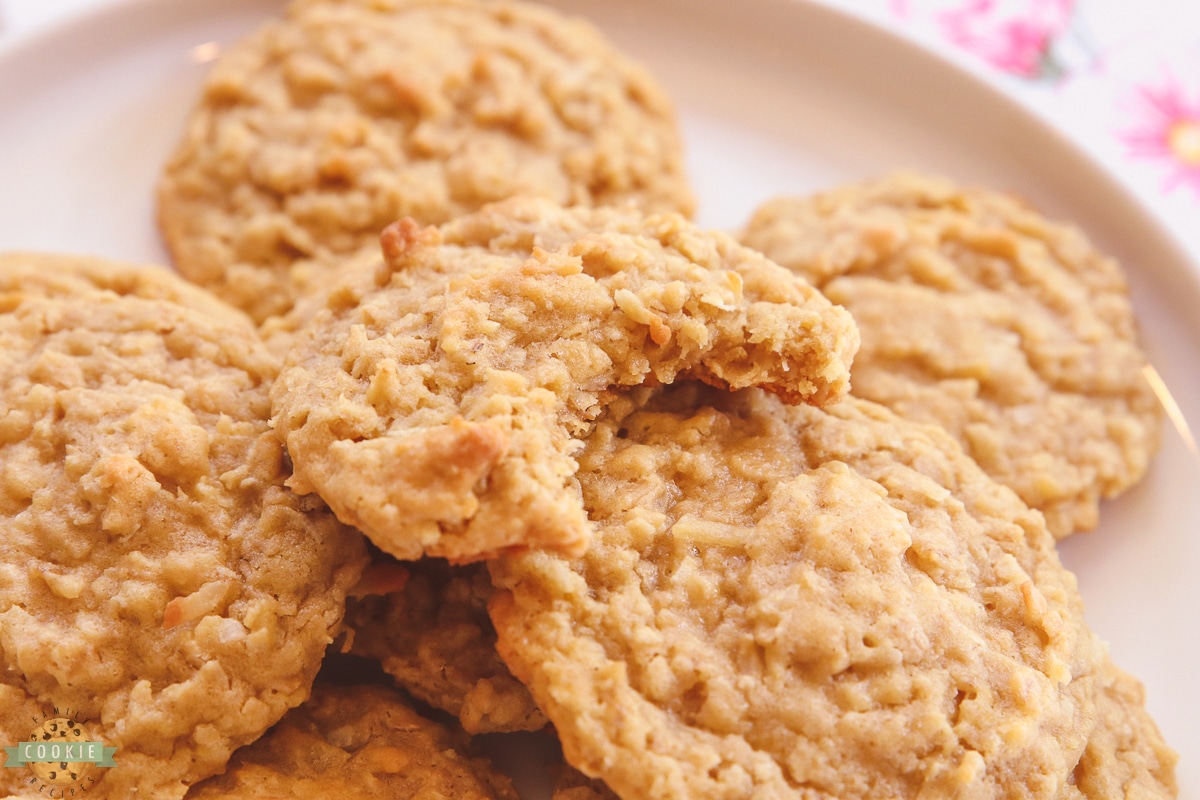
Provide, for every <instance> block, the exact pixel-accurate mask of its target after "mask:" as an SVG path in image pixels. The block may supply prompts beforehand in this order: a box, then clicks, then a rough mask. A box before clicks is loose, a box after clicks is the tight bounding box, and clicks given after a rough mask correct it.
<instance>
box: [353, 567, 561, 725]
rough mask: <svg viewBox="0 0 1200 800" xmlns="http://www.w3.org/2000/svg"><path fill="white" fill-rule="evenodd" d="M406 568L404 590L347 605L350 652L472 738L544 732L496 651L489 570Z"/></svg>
mask: <svg viewBox="0 0 1200 800" xmlns="http://www.w3.org/2000/svg"><path fill="white" fill-rule="evenodd" d="M380 566H387V567H392V568H395V566H396V562H392V564H383V565H380ZM403 569H404V573H402V574H404V575H405V578H406V579H405V580H403V581H401V582H402V583H403V586H402V587H400V588H398V589H395V590H394V591H390V592H386V593H383V594H369V595H367V596H364V597H360V598H355V599H353V600H351V601H350V603H349V606H348V608H347V610H346V626H347V627H348V628H350V629H351V630H352V631H353V632H354V633H353V639H352V647H351V650H350V652H351V653H353V654H355V655H359V656H363V657H366V658H371V659H374V660H376V661H378V662H379V663H380V664H381V665H382V666H383V669H384V671H385V672H387V673H388V674H389V675H391V676H392V677H393V678H395V679H396V682H397V683H398V684H399V685H400V686H402V687H403V688H404V689H406V690H407V691H408V692H409V693H410V694H412V695H413V696H414V697H416V698H417V699H419V700H422V701H424V702H426V703H428V704H429V705H431V706H434V707H435V708H440V709H442V710H444V711H448V712H449V713H451V714H453V715H454V716H456V717H458V720H459V722H460V723H461V724H462V726H463V729H464V730H466V732H467V733H471V734H475V733H496V732H507V731H535V730H539V729H541V728H543V727H545V725H546V717H545V715H543V714H542V712H541V711H540V710H538V707H537V706H536V705H535V704H534V702H533V698H532V697H530V696H529V690H528V689H526V688H525V686H524V685H523V684H521V683H520V682H518V681H517V679H516V678H514V677H513V676H512V673H510V672H509V671H508V667H507V666H505V665H504V662H503V661H502V660H501V659H500V656H499V654H498V653H497V652H496V631H495V629H494V628H493V627H492V621H491V619H490V618H489V617H488V614H487V598H488V597H489V596H490V595H491V593H492V582H491V578H489V577H488V573H487V569H486V568H485V567H484V565H483V564H472V565H467V566H462V567H455V566H451V565H449V564H447V563H446V562H445V561H442V560H440V559H422V560H420V561H417V562H411V563H409V562H406V566H405V567H403Z"/></svg>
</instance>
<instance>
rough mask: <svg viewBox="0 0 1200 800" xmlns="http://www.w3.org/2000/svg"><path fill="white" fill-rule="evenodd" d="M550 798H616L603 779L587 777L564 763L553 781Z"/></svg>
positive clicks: (610, 799) (555, 799)
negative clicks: (556, 778) (552, 790)
mask: <svg viewBox="0 0 1200 800" xmlns="http://www.w3.org/2000/svg"><path fill="white" fill-rule="evenodd" d="M550 800H618V798H617V796H616V795H615V794H613V793H612V789H609V788H608V787H607V786H605V785H604V782H603V781H598V780H594V779H592V778H589V777H587V776H586V775H584V774H583V773H582V772H580V771H579V770H577V769H575V768H573V767H571V766H570V765H567V764H564V765H563V767H562V770H561V771H560V772H559V775H558V780H556V781H555V782H554V794H553V796H551V798H550Z"/></svg>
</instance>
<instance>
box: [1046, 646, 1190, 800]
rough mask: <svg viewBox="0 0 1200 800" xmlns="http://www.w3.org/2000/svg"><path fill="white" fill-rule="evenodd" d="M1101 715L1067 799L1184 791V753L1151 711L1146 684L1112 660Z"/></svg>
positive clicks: (1157, 797)
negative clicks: (1180, 766) (1178, 769)
mask: <svg viewBox="0 0 1200 800" xmlns="http://www.w3.org/2000/svg"><path fill="white" fill-rule="evenodd" d="M1101 678H1102V681H1103V687H1102V689H1101V690H1100V691H1099V693H1098V694H1097V696H1096V707H1097V710H1098V711H1099V720H1098V722H1097V724H1096V727H1095V729H1094V730H1093V731H1092V735H1091V736H1090V737H1089V739H1088V744H1087V749H1086V750H1084V753H1083V758H1082V759H1080V761H1079V764H1078V765H1077V766H1076V767H1075V771H1074V772H1073V773H1072V776H1071V783H1070V785H1068V786H1067V787H1066V789H1065V790H1064V791H1063V793H1062V795H1061V800H1078V799H1079V798H1087V800H1108V798H1114V797H1123V798H1129V799H1130V800H1133V799H1134V798H1136V800H1167V799H1168V798H1173V797H1176V796H1177V795H1178V794H1179V787H1178V786H1177V784H1176V782H1175V762H1176V761H1178V756H1177V755H1176V754H1175V753H1174V752H1173V751H1172V750H1171V749H1170V748H1169V747H1167V745H1166V742H1164V741H1163V738H1162V734H1160V733H1159V732H1158V727H1157V726H1156V725H1155V724H1154V720H1152V719H1151V718H1150V715H1149V714H1147V713H1146V707H1145V693H1144V692H1143V690H1142V685H1141V683H1139V682H1138V680H1137V679H1136V678H1134V677H1133V676H1131V675H1129V674H1127V673H1125V672H1123V671H1122V670H1121V669H1119V668H1118V667H1115V666H1113V665H1112V664H1108V665H1106V668H1105V669H1104V670H1103V671H1102V672H1101Z"/></svg>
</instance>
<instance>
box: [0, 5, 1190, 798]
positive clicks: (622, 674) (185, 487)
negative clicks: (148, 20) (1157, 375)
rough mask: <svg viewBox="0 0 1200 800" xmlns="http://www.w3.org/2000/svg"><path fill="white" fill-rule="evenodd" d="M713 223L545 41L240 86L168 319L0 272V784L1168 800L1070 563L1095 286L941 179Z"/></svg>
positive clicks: (282, 47)
mask: <svg viewBox="0 0 1200 800" xmlns="http://www.w3.org/2000/svg"><path fill="white" fill-rule="evenodd" d="M693 205H694V201H693V195H692V192H691V190H690V188H689V186H688V182H687V178H686V175H685V174H684V169H683V158H682V150H681V143H680V137H679V133H678V130H677V128H676V123H675V121H674V115H673V111H672V108H671V104H670V101H669V99H668V98H667V97H666V96H665V95H664V93H663V91H662V90H661V89H660V88H659V87H658V86H657V85H656V84H655V82H654V80H653V79H652V78H651V77H650V76H649V75H648V74H647V73H646V72H645V71H644V70H643V69H642V68H641V67H639V66H638V65H636V64H634V63H632V62H631V61H630V60H629V59H628V58H627V57H625V56H623V55H622V54H621V53H619V52H618V51H616V50H615V49H614V48H613V47H612V45H610V44H609V43H608V42H606V41H605V39H604V38H603V37H602V36H601V35H600V34H599V33H598V32H597V31H596V30H594V29H593V28H592V27H590V26H589V25H588V24H587V23H586V22H583V21H581V20H578V19H572V18H567V17H564V16H562V15H560V14H559V13H558V12H555V11H552V10H550V9H547V8H542V7H538V6H535V5H528V4H523V3H516V2H500V1H497V0H294V2H293V3H292V4H291V5H290V6H289V7H288V9H287V12H286V16H285V17H284V18H282V19H280V20H277V21H274V22H271V23H269V24H267V25H266V26H265V27H264V28H263V29H261V30H260V31H258V32H257V33H255V34H253V35H252V36H250V37H249V38H247V39H245V40H244V41H242V42H240V43H239V44H237V45H236V46H235V47H233V48H232V49H230V50H229V51H228V52H227V53H225V54H224V55H223V57H222V58H221V60H220V61H219V62H218V63H217V64H216V65H215V67H214V69H213V71H212V74H211V76H210V78H209V80H208V83H207V84H206V86H205V88H204V93H203V96H202V97H201V98H200V101H199V103H198V105H197V107H196V109H195V112H194V114H193V116H192V118H191V119H190V121H189V123H188V125H187V128H186V131H185V132H184V135H183V139H182V141H181V143H180V144H179V146H178V149H177V151H176V152H175V154H174V156H173V158H172V159H171V161H170V163H168V164H167V165H166V167H165V170H164V174H163V177H162V181H161V185H160V193H159V213H160V223H161V228H162V231H163V234H164V237H165V239H166V242H167V244H168V247H169V249H170V252H171V254H172V258H173V260H174V266H175V268H176V270H177V271H178V274H173V273H171V272H169V271H167V270H163V269H159V268H154V267H137V266H130V265H125V264H117V263H111V262H107V261H101V260H98V259H94V258H83V257H67V256H50V255H45V254H10V255H8V256H4V257H3V258H0V300H2V303H0V338H2V339H3V343H4V346H3V348H0V353H3V356H0V369H2V370H3V373H4V380H3V383H2V384H0V385H2V386H3V387H4V388H3V390H2V391H3V403H4V404H3V408H2V409H0V432H2V434H3V435H2V437H0V488H3V492H0V504H2V505H0V515H2V519H3V520H4V524H5V530H6V533H7V535H6V536H5V543H4V545H3V547H4V548H6V557H5V558H4V559H3V564H2V566H0V569H3V574H4V580H3V581H0V596H2V600H0V654H2V655H3V658H4V662H5V667H6V669H5V671H4V673H3V676H2V677H0V694H2V695H3V697H4V699H5V703H4V704H3V711H2V712H0V731H3V735H4V737H5V738H6V740H11V741H14V742H15V741H18V740H20V739H23V738H25V737H26V736H27V735H28V728H29V727H30V723H29V720H30V719H31V718H34V719H36V718H38V717H39V715H40V714H42V712H43V710H44V709H45V708H48V707H63V706H66V707H69V708H70V709H71V710H72V711H73V712H75V713H76V714H77V715H79V716H81V717H83V718H86V719H87V720H89V724H90V725H91V729H92V733H93V734H94V736H95V737H96V738H98V739H101V740H103V742H104V743H105V744H106V745H108V746H115V747H117V758H116V763H117V766H115V767H110V768H107V769H104V770H98V771H97V773H98V777H94V778H93V779H92V782H91V783H90V784H89V785H88V786H87V789H88V791H89V795H88V796H90V797H94V798H101V797H104V798H109V797H111V798H126V797H131V796H135V795H136V796H147V797H155V798H158V797H163V798H181V797H184V796H186V797H189V798H193V797H194V798H205V799H206V800H215V799H216V798H225V797H229V798H240V797H250V796H253V797H296V798H309V797H312V798H317V797H342V796H348V795H350V794H364V795H369V796H372V797H381V798H393V797H394V798H417V797H422V798H424V797H456V798H459V797H463V798H515V797H516V796H517V794H516V791H515V790H514V788H513V785H512V783H511V782H510V780H509V779H508V777H506V776H505V775H504V774H503V773H502V772H501V771H500V770H498V769H497V767H496V765H494V764H492V763H490V762H489V761H488V760H487V759H486V758H485V757H483V756H481V755H480V751H479V743H478V740H477V739H476V738H475V737H476V735H477V734H497V733H498V734H505V733H513V732H519V731H525V732H538V734H539V735H544V736H546V737H548V738H549V737H555V741H556V742H557V743H558V746H560V747H561V752H562V756H563V762H564V763H563V764H561V765H560V766H559V767H558V768H557V769H558V775H559V777H558V784H557V787H556V789H555V790H554V797H555V798H558V800H572V799H573V800H583V799H584V798H606V797H620V798H625V800H632V799H633V798H663V799H666V798H748V797H754V798H805V799H806V800H816V799H817V798H828V799H829V800H832V799H833V798H839V799H842V798H921V800H931V799H932V798H992V797H995V798H1001V797H1003V798H1016V797H1030V798H1033V797H1037V798H1063V799H1066V798H1089V800H1099V799H1100V798H1119V797H1130V798H1133V797H1136V798H1168V797H1174V796H1175V794H1176V788H1175V780H1174V762H1175V756H1174V754H1173V753H1172V752H1171V751H1170V750H1169V749H1168V748H1167V746H1166V745H1165V744H1164V742H1163V741H1162V739H1161V737H1160V736H1159V733H1158V731H1157V729H1156V728H1155V725H1154V723H1153V721H1152V720H1151V719H1150V718H1149V717H1148V716H1147V714H1146V712H1145V709H1144V705H1143V699H1142V690H1141V686H1140V684H1139V683H1138V682H1137V681H1136V680H1135V679H1134V678H1132V677H1130V676H1129V675H1127V674H1125V673H1124V672H1122V671H1121V670H1120V669H1119V668H1118V667H1117V666H1115V665H1114V664H1113V663H1112V662H1111V660H1110V659H1109V657H1108V655H1107V652H1106V650H1105V648H1104V646H1103V644H1102V643H1101V642H1100V641H1099V640H1098V638H1097V637H1096V636H1095V634H1093V633H1092V632H1091V631H1090V630H1089V629H1088V628H1087V626H1086V624H1085V623H1084V620H1083V605H1082V601H1081V599H1080V597H1079V593H1078V591H1077V588H1076V584H1075V579H1074V577H1073V576H1072V575H1071V574H1070V573H1069V572H1068V571H1067V570H1065V569H1064V568H1063V566H1062V564H1061V562H1060V561H1059V558H1058V555H1057V553H1056V550H1055V544H1056V539H1061V538H1064V537H1066V536H1068V535H1070V534H1072V533H1074V532H1076V531H1079V530H1084V529H1087V528H1089V527H1092V526H1094V525H1095V524H1096V521H1097V518H1098V513H1099V505H1098V504H1099V500H1100V498H1102V497H1111V496H1113V495H1115V494H1117V493H1119V492H1120V491H1122V490H1124V489H1125V488H1127V487H1129V486H1131V485H1132V484H1134V483H1135V482H1137V481H1138V480H1139V479H1140V478H1141V477H1142V476H1143V475H1144V473H1145V472H1146V470H1147V468H1148V466H1149V463H1150V461H1151V459H1152V457H1153V455H1154V453H1155V451H1156V449H1157V446H1158V437H1159V427H1160V410H1159V404H1158V402H1157V400H1156V398H1155V396H1154V394H1153V392H1152V391H1151V389H1150V384H1149V383H1148V381H1147V380H1146V377H1145V374H1144V371H1145V370H1146V369H1147V366H1146V362H1145V357H1144V355H1143V354H1142V352H1141V350H1140V349H1139V346H1138V343H1137V336H1136V325H1135V321H1134V318H1133V314H1132V310H1131V307H1130V304H1129V301H1128V297H1127V293H1126V291H1125V284H1124V280H1123V278H1122V275H1121V273H1120V270H1119V269H1118V267H1117V266H1116V265H1115V264H1114V263H1113V262H1112V261H1111V260H1110V259H1108V258H1106V257H1105V256H1103V255H1102V254H1100V253H1098V252H1096V250H1095V249H1094V248H1093V247H1092V246H1091V245H1090V243H1089V242H1088V241H1087V240H1086V239H1085V238H1084V237H1083V235H1082V234H1080V233H1079V232H1078V231H1076V230H1074V229H1072V228H1070V227H1067V226H1064V225H1060V224H1057V223H1054V222H1050V221H1048V220H1046V219H1044V218H1043V217H1041V216H1040V215H1038V214H1037V213H1036V212H1035V211H1033V210H1031V209H1030V208H1028V207H1027V206H1025V205H1023V204H1022V203H1020V202H1018V201H1017V200H1015V199H1013V198H1010V197H1007V196H1004V195H999V194H996V193H993V192H988V191H984V190H978V189H968V188H962V187H959V186H956V185H954V184H952V183H951V182H949V181H946V180H943V179H940V178H934V177H929V176H923V175H916V174H896V175H893V176H889V177H886V178H883V179H880V180H877V181H873V182H869V183H864V184H861V185H857V186H850V187H842V188H839V189H835V190H832V191H830V192H828V193H825V194H822V195H819V196H815V197H806V198H799V197H796V198H779V199H775V200H772V201H770V202H767V203H765V204H764V205H763V206H762V207H761V209H760V210H759V211H758V212H757V213H756V214H755V215H754V216H753V218H752V219H751V220H750V221H749V222H748V223H747V224H746V225H745V226H744V227H743V229H742V230H741V231H740V232H739V233H738V234H737V235H736V236H731V235H727V234H724V233H719V232H715V231H707V230H702V229H700V228H698V227H696V226H695V225H694V224H692V223H691V222H689V221H688V218H689V216H690V214H691V213H692V210H693ZM181 276H182V277H181ZM323 667H324V669H322V668H323ZM319 672H320V674H318V673H319ZM66 768H67V765H64V769H66ZM4 772H5V774H4V775H0V789H3V790H5V791H6V792H8V793H10V794H14V795H31V794H37V793H38V791H39V789H38V785H36V784H32V783H29V782H28V781H27V778H26V776H24V775H22V774H20V773H18V772H16V771H8V770H5V771H4Z"/></svg>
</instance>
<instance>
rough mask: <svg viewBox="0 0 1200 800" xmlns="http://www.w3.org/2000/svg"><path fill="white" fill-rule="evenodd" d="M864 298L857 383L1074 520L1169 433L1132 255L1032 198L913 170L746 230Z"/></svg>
mask: <svg viewBox="0 0 1200 800" xmlns="http://www.w3.org/2000/svg"><path fill="white" fill-rule="evenodd" d="M741 239H742V241H743V242H744V243H746V244H748V245H750V246H751V247H754V248H757V249H759V250H761V251H763V252H764V253H765V254H766V255H767V256H768V257H769V258H772V259H774V260H776V261H778V262H779V263H780V264H783V265H784V266H786V267H789V268H791V269H793V270H795V271H796V272H798V273H800V274H801V275H803V276H805V277H806V278H808V279H809V280H811V281H812V282H813V283H814V284H816V285H817V286H818V287H820V288H821V290H822V291H824V292H825V293H826V294H827V295H828V296H829V298H830V299H831V300H833V301H834V302H835V303H839V304H842V305H844V306H845V307H846V308H847V309H849V310H850V312H851V313H852V314H853V315H854V318H855V320H856V321H857V322H858V325H859V327H860V328H861V330H862V335H863V347H862V351H861V353H860V355H859V357H858V358H857V360H856V361H855V364H854V375H853V382H854V394H855V395H857V396H859V397H864V398H867V399H870V400H875V401H877V402H880V403H883V404H885V405H887V406H889V407H891V408H892V409H893V410H895V411H896V412H898V413H899V414H901V415H902V416H905V417H909V418H911V419H916V420H919V421H923V422H933V423H937V424H939V425H942V426H943V427H945V428H946V429H947V430H948V431H949V432H950V433H951V434H952V435H953V436H954V437H955V438H957V439H958V440H959V442H960V443H961V444H962V445H963V447H964V448H965V449H966V450H967V452H968V453H969V454H970V455H971V457H972V458H974V459H975V461H976V462H978V463H979V465H980V466H982V467H983V469H984V470H985V471H986V472H987V473H988V474H989V475H991V476H992V477H993V478H995V479H996V480H998V481H1000V482H1001V483H1003V484H1005V485H1007V486H1009V487H1011V488H1012V489H1014V490H1015V491H1016V492H1017V494H1018V495H1020V496H1021V499H1022V500H1024V501H1025V502H1026V503H1027V504H1028V505H1030V506H1033V507H1034V508H1036V509H1038V510H1040V511H1041V512H1042V513H1043V514H1045V515H1046V522H1047V525H1048V526H1049V528H1050V531H1051V533H1053V534H1054V535H1055V536H1056V537H1058V538H1062V537H1064V536H1067V535H1068V534H1070V533H1072V532H1074V531H1078V530H1086V529H1089V528H1092V527H1094V526H1095V524H1096V521H1097V516H1098V503H1099V499H1100V498H1101V497H1112V496H1114V495H1116V494H1118V493H1120V492H1121V491H1123V490H1124V489H1126V488H1128V487H1129V486H1131V485H1132V484H1134V483H1135V482H1137V481H1138V480H1139V479H1140V478H1141V477H1142V475H1143V474H1144V473H1145V472H1146V470H1147V468H1148V465H1149V463H1150V460H1151V458H1152V457H1153V455H1154V453H1155V452H1156V451H1157V449H1158V444H1159V436H1160V422H1161V409H1160V406H1159V403H1158V401H1157V400H1156V398H1155V395H1154V393H1153V391H1152V390H1151V387H1150V384H1149V382H1148V381H1147V380H1146V378H1145V375H1144V370H1145V369H1146V357H1145V355H1144V354H1143V353H1142V351H1141V350H1140V349H1139V346H1138V342H1137V334H1136V326H1135V322H1134V316H1133V310H1132V307H1131V305H1130V302H1129V297H1128V294H1127V291H1126V285H1125V279H1124V277H1123V275H1122V273H1121V270H1120V269H1119V267H1118V265H1117V264H1116V263H1115V262H1114V261H1113V260H1112V259H1110V258H1107V257H1106V256H1104V255H1102V254H1101V253H1099V252H1097V251H1096V249H1095V248H1094V247H1093V246H1092V245H1091V244H1090V243H1089V242H1088V240H1087V239H1086V238H1085V237H1084V235H1083V234H1082V233H1080V232H1079V231H1078V230H1076V229H1074V228H1069V227H1066V226H1063V225H1059V224H1056V223H1053V222H1050V221H1048V220H1046V219H1045V218H1043V217H1042V216H1040V215H1039V214H1037V213H1036V212H1034V211H1032V210H1030V209H1029V208H1028V207H1027V206H1025V205H1023V204H1022V203H1020V202H1018V201H1017V200H1015V199H1013V198H1011V197H1008V196H1005V195H1001V194H996V193H991V192H986V191H982V190H972V189H962V188H959V187H957V186H955V185H953V184H952V183H950V182H948V181H945V180H941V179H937V178H932V177H924V176H919V175H912V174H899V175H894V176H891V177H888V178H885V179H882V180H879V181H875V182H872V183H866V184H862V185H859V186H850V187H846V188H842V189H838V190H835V191H831V192H828V193H826V194H821V195H817V196H815V197H811V198H807V199H788V198H785V199H778V200H774V201H772V202H769V203H767V204H766V205H764V206H763V207H762V208H760V209H759V210H758V212H757V213H756V214H755V215H754V217H753V219H752V220H751V221H750V223H749V225H748V226H747V228H746V229H745V231H744V232H743V233H742V235H741Z"/></svg>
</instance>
